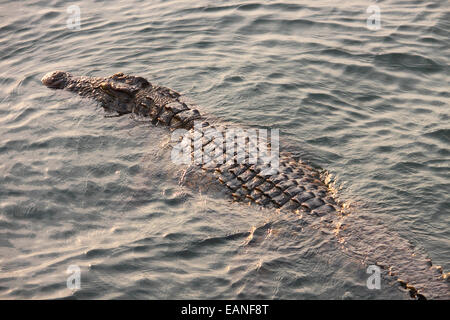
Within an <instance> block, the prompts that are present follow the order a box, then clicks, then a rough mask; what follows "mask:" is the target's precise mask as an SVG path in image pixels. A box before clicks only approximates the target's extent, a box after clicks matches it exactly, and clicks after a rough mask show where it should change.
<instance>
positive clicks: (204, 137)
mask: <svg viewBox="0 0 450 320" xmlns="http://www.w3.org/2000/svg"><path fill="white" fill-rule="evenodd" d="M42 83H43V84H44V85H46V86H47V87H49V88H54V89H65V90H69V91H73V92H75V93H78V94H80V95H81V96H84V97H89V98H93V99H95V100H96V101H98V102H99V103H100V104H101V105H102V106H103V107H104V108H105V109H106V110H108V111H113V112H117V113H118V114H119V115H121V114H127V113H133V114H136V115H139V116H142V117H145V118H149V120H150V121H151V122H152V123H153V124H155V125H158V124H160V125H166V126H169V127H170V128H184V129H186V130H188V136H190V137H191V138H192V141H193V142H192V143H193V144H194V145H197V146H201V148H202V150H203V152H204V153H206V154H210V155H212V158H216V159H219V160H222V159H225V160H226V161H225V162H224V163H223V161H217V163H212V164H211V163H207V164H206V165H205V164H203V163H202V162H201V161H200V162H199V163H197V166H199V167H201V168H202V169H203V171H205V172H206V173H207V174H208V175H210V176H213V177H215V178H216V179H217V180H218V181H219V182H220V183H221V184H223V185H225V186H226V189H227V190H228V191H229V193H230V194H231V195H232V197H233V198H234V200H236V201H243V202H253V203H256V204H258V205H261V206H264V207H271V208H280V209H282V210H291V211H295V212H296V213H299V214H302V215H305V216H307V217H308V218H314V217H316V218H315V219H316V220H319V221H322V222H324V223H325V224H328V225H329V226H330V227H331V228H332V229H334V230H335V232H336V235H337V237H338V238H340V237H341V238H340V243H346V242H348V247H350V248H351V247H353V248H352V249H353V251H354V252H358V251H360V249H361V248H362V247H363V246H364V247H369V249H370V247H371V246H372V245H371V243H368V244H364V245H363V241H362V240H364V239H362V240H361V239H360V234H359V233H358V231H359V230H356V232H355V230H353V232H350V231H349V230H351V228H348V229H345V228H344V227H345V223H343V221H344V220H345V219H344V218H343V216H344V210H343V209H342V206H341V204H339V202H338V201H337V200H336V199H335V197H334V196H333V193H332V191H331V189H330V187H329V185H328V184H327V183H325V178H324V176H323V175H321V173H320V172H319V171H317V170H316V169H314V168H312V167H311V166H309V165H307V164H304V163H303V162H301V161H296V160H293V159H292V158H291V157H290V156H289V155H284V154H282V153H280V160H279V170H278V173H276V174H272V175H262V174H261V171H262V170H263V169H265V168H267V164H265V163H263V162H261V161H259V159H258V162H257V163H253V164H249V163H248V159H245V160H247V161H242V160H243V159H238V158H237V157H238V154H237V153H236V152H234V155H233V154H232V156H231V157H228V158H227V157H226V155H225V154H226V148H225V147H223V153H222V152H221V153H220V154H215V153H214V150H215V149H216V148H217V147H218V145H219V144H220V143H222V144H223V141H220V140H219V141H217V139H214V138H211V137H210V136H209V135H208V134H207V133H205V131H206V129H207V128H213V127H214V128H215V129H216V130H217V131H218V132H225V130H226V129H227V127H225V126H221V125H218V126H214V125H212V124H210V123H209V122H207V121H206V119H205V118H204V117H203V116H202V115H201V114H200V112H199V111H198V110H197V109H196V108H195V106H193V105H190V104H188V103H186V101H185V99H184V98H183V96H182V95H180V94H179V93H177V92H175V91H173V90H171V89H169V88H166V87H161V86H156V85H152V84H151V83H149V82H148V81H147V80H145V79H144V78H141V77H134V76H129V75H124V74H123V73H117V74H114V75H113V76H110V77H105V78H99V77H75V76H72V75H71V74H69V73H67V72H62V71H55V72H51V73H48V74H46V75H45V76H44V77H43V78H42ZM194 121H200V123H201V126H197V125H195V126H194ZM199 128H202V129H203V130H198V129H199ZM206 132H207V131H206ZM188 141H191V140H188ZM188 143H190V142H188ZM245 143H246V147H248V145H249V144H250V143H252V142H251V141H250V140H248V139H247V140H246V141H245ZM233 151H234V150H233ZM222 157H223V158H222ZM191 158H192V160H193V161H194V163H195V154H194V152H193V153H192V154H191ZM243 162H244V163H243ZM245 162H247V163H245ZM359 222H360V221H359ZM354 225H355V226H356V225H357V221H355V222H354ZM364 227H365V226H364V225H363V226H360V227H355V228H358V229H362V228H364ZM374 230H375V232H376V233H379V234H382V232H384V231H382V230H381V229H372V232H374ZM346 232H347V234H346ZM370 232H371V230H368V231H367V233H370ZM344 237H345V239H344ZM355 237H356V240H355V241H353V242H352V238H355ZM380 237H382V235H380ZM373 238H375V236H374V237H373ZM341 240H342V241H341ZM380 241H384V240H380ZM385 242H386V243H387V242H388V241H387V240H386V241H385ZM400 242H401V241H397V239H396V238H394V239H393V241H392V244H390V245H389V246H384V247H388V248H394V247H395V246H397V247H398V248H399V249H398V250H391V249H390V251H389V252H386V253H385V252H384V251H382V250H381V249H380V250H378V249H377V250H378V252H381V254H380V253H378V254H377V253H374V254H373V257H375V258H374V259H376V261H379V262H378V263H377V264H379V265H380V266H381V267H382V268H384V269H386V270H389V273H390V274H391V275H393V276H397V280H398V281H399V282H400V284H401V285H402V286H403V287H405V288H406V289H408V291H409V293H410V295H411V297H413V298H444V299H448V298H449V286H448V282H446V279H447V280H448V277H447V275H446V274H444V273H443V272H442V269H440V270H439V268H436V267H433V266H432V264H431V261H430V260H426V259H425V258H423V259H421V260H420V261H419V259H416V260H414V261H413V262H411V263H409V262H408V260H407V259H408V258H409V259H411V255H410V254H409V252H407V253H405V249H404V248H405V247H407V245H404V246H403V244H401V245H400V244H399V243H400ZM394 249H396V248H394ZM365 250H366V249H365ZM366 251H367V250H366ZM391 251H397V252H396V256H390V254H391V253H390V252H391ZM413 256H414V255H413ZM387 260H391V261H387ZM422 260H423V261H422ZM392 261H395V262H396V263H395V265H394V262H392ZM416 265H417V266H416ZM411 266H413V267H411ZM417 269H419V271H418V270H417ZM392 270H395V272H392ZM436 270H437V271H436ZM411 274H413V276H411Z"/></svg>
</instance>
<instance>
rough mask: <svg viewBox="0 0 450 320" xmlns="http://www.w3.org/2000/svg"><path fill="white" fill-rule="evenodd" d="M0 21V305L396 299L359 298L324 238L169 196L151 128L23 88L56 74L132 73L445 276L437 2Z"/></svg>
mask: <svg viewBox="0 0 450 320" xmlns="http://www.w3.org/2000/svg"><path fill="white" fill-rule="evenodd" d="M73 4H75V5H78V6H79V8H80V13H81V20H80V22H81V26H80V27H81V29H80V30H71V29H68V28H67V25H66V20H67V19H68V17H69V16H70V14H69V13H67V11H66V10H67V8H68V7H69V6H70V5H73ZM372 4H377V5H378V6H379V7H380V9H381V28H380V29H379V30H370V29H369V28H367V26H366V19H367V17H368V16H369V15H370V14H369V13H367V12H366V9H367V7H368V6H369V5H372ZM0 16H1V22H0V35H1V38H0V42H1V46H0V84H1V85H0V136H1V140H0V297H1V298H6V299H16V298H26V299H31V298H33V299H40V298H66V297H67V298H83V299H84V298H86V299H110V298H129V299H155V298H158V299H184V298H186V299H187V298H191V299H192V298H193V299H201V298H203V299H206V298H211V299H218V298H222V299H236V298H245V299H250V298H263V299H318V298H322V299H341V298H356V299H407V298H408V296H407V294H406V293H405V292H403V291H401V290H400V289H399V288H398V287H397V285H395V284H394V283H393V281H391V280H390V279H383V282H382V289H381V290H369V289H368V288H367V287H366V280H367V277H368V275H367V274H366V270H365V267H363V266H362V265H359V264H357V263H354V261H352V259H351V255H350V256H349V255H348V254H346V253H343V252H342V251H341V250H338V248H337V246H336V244H335V243H334V237H333V235H330V234H326V233H323V232H320V231H317V230H312V229H311V228H308V227H307V226H304V225H302V224H301V223H299V221H298V220H297V219H296V217H295V216H294V215H292V214H289V213H278V212H274V211H270V210H260V209H258V208H256V207H249V206H245V205H242V204H238V203H232V202H231V201H230V200H229V199H228V198H226V197H217V196H216V195H215V194H211V193H210V192H208V190H207V189H206V188H205V187H204V186H202V185H195V183H193V184H192V185H190V186H189V187H187V186H182V185H180V184H179V179H180V176H181V174H182V170H181V169H180V168H178V167H177V166H175V165H174V164H172V163H171V162H170V155H169V154H170V150H169V149H168V147H167V142H168V140H169V138H170V135H169V132H168V131H167V130H165V129H164V128H160V127H154V126H152V125H149V124H143V123H140V122H137V121H135V120H133V119H130V118H128V117H126V116H124V117H119V118H105V117H104V111H103V110H101V109H100V108H99V107H98V106H97V105H96V104H95V103H94V102H92V101H89V100H85V99H81V98H79V97H77V96H76V95H73V94H71V93H68V92H61V91H59V92H56V91H52V90H49V89H47V88H45V87H44V86H42V84H41V83H40V79H41V77H42V76H43V75H44V74H45V73H47V72H49V71H52V70H57V69H60V70H65V71H69V72H72V73H74V74H77V75H91V76H108V75H111V74H113V73H116V72H119V71H121V72H124V73H129V74H134V75H140V76H143V77H145V78H147V79H149V81H152V82H156V83H159V84H162V85H165V86H168V87H171V88H173V89H175V90H177V91H180V92H183V93H185V94H187V95H188V96H189V97H190V98H191V99H192V100H193V101H195V102H196V103H198V104H199V105H200V106H201V108H202V110H204V111H206V112H208V113H211V114H214V115H215V116H218V117H220V118H224V119H227V120H229V121H232V122H233V123H236V124H243V125H244V124H245V125H251V126H254V127H265V128H278V129H279V130H280V134H281V148H282V149H285V150H289V151H291V152H292V153H294V154H295V155H299V156H301V158H302V159H304V160H305V161H309V162H311V163H313V164H314V165H316V166H320V167H322V168H326V169H327V170H328V171H329V172H330V173H331V174H332V175H333V176H335V177H336V180H337V182H338V185H339V186H341V190H340V196H341V198H343V199H346V200H348V201H349V202H352V203H355V207H357V208H358V212H359V213H360V214H364V215H365V216H369V217H370V218H371V219H374V220H376V221H381V222H382V223H383V224H384V225H386V226H387V227H388V228H389V229H390V230H391V231H392V233H395V234H396V235H398V236H399V237H401V238H402V239H406V240H407V241H409V242H410V243H412V244H413V246H414V247H415V248H416V250H418V251H419V252H426V253H427V254H428V255H429V256H430V257H431V258H432V260H433V263H434V264H436V265H441V266H442V267H443V268H444V270H445V271H447V272H448V271H449V269H450V261H449V259H448V257H449V251H450V240H449V239H450V231H449V228H448V227H449V224H450V217H449V208H450V200H449V196H448V194H449V192H450V184H449V178H450V170H449V164H450V145H449V142H450V125H449V123H450V122H449V120H450V111H449V110H450V109H449V107H448V104H449V100H450V99H449V93H448V91H449V61H450V56H449V45H450V40H449V37H448V35H449V29H450V24H449V21H450V10H449V5H448V2H447V1H435V2H423V1H399V0H392V1H378V2H376V3H375V2H371V1H341V2H329V1H320V0H319V1H292V2H287V1H281V2H278V1H250V2H247V1H214V2H213V1H210V2H207V1H196V2H192V1H123V2H121V1H77V2H68V3H66V2H64V1H27V2H6V1H2V2H0ZM70 265H77V266H79V267H80V269H81V289H80V290H77V291H74V292H73V291H71V290H70V289H68V288H67V287H66V280H67V277H68V276H69V275H68V274H67V273H66V270H67V268H68V267H69V266H70Z"/></svg>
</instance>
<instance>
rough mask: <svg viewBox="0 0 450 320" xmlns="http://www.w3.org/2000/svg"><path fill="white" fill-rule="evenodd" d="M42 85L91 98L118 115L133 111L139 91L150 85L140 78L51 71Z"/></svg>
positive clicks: (149, 87)
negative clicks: (86, 75) (81, 74)
mask: <svg viewBox="0 0 450 320" xmlns="http://www.w3.org/2000/svg"><path fill="white" fill-rule="evenodd" d="M41 81H42V83H43V84H44V85H45V86H47V87H49V88H52V89H65V90H68V91H72V92H76V93H78V94H79V95H81V96H84V97H88V98H92V99H94V100H96V101H97V102H99V103H100V104H101V105H102V106H103V107H104V108H105V109H108V110H109V111H117V112H118V113H120V114H123V113H129V112H131V110H132V109H133V107H134V105H135V103H136V101H135V100H136V99H135V96H136V94H137V92H139V91H140V90H150V89H151V88H152V85H151V84H150V83H149V82H148V81H147V80H145V79H144V78H141V77H135V76H129V75H125V74H123V73H116V74H114V75H112V76H110V77H85V76H73V75H72V74H70V73H69V72H65V71H53V72H49V73H47V74H46V75H45V76H44V77H43V78H42V80H41Z"/></svg>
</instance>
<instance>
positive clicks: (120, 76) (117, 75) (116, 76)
mask: <svg viewBox="0 0 450 320" xmlns="http://www.w3.org/2000/svg"><path fill="white" fill-rule="evenodd" d="M123 76H124V74H123V72H118V73H115V74H114V75H113V76H112V78H116V79H117V78H123Z"/></svg>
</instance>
